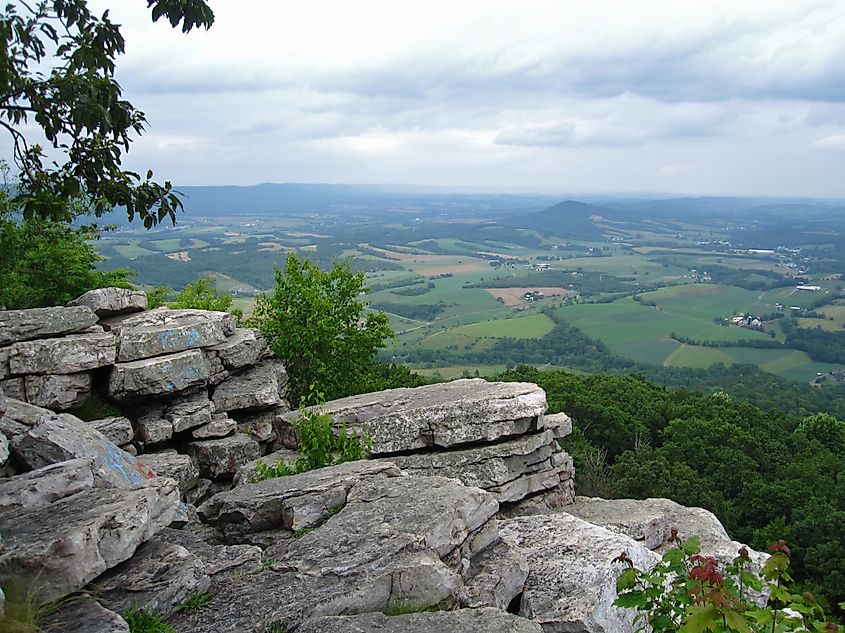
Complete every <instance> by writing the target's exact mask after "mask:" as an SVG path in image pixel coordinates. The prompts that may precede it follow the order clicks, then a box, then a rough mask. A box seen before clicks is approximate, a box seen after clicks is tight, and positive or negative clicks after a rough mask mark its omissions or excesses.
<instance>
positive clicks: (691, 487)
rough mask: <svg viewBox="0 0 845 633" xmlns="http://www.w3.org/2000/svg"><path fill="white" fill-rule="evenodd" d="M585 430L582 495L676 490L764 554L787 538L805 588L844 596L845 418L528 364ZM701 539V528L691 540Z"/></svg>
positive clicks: (523, 375)
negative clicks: (797, 412)
mask: <svg viewBox="0 0 845 633" xmlns="http://www.w3.org/2000/svg"><path fill="white" fill-rule="evenodd" d="M499 378H500V379H504V380H520V381H530V382H536V383H537V384H539V385H540V386H541V387H543V388H544V389H545V390H546V394H547V398H548V401H549V410H550V411H551V412H557V411H565V412H566V413H568V414H569V415H571V416H572V418H573V420H574V426H575V432H574V433H573V435H572V436H571V437H570V438H568V439H567V440H565V442H564V444H565V447H566V448H567V449H568V450H569V451H571V453H572V454H573V456H574V457H575V459H576V486H577V487H578V489H579V490H580V491H581V493H582V494H599V495H603V496H609V497H616V498H638V499H644V498H648V497H668V498H670V499H673V500H674V501H677V502H678V503H681V504H683V505H686V506H701V507H704V508H707V509H708V510H711V511H712V512H714V513H715V514H716V515H717V516H718V517H719V518H720V520H721V521H722V522H723V523H724V525H725V527H726V528H727V530H728V532H729V533H730V534H731V536H732V537H733V538H736V539H738V540H741V541H744V542H747V543H749V544H750V545H752V546H753V547H755V548H756V549H759V550H763V551H765V549H766V548H767V546H768V545H769V544H770V543H771V542H773V541H775V540H777V539H779V538H785V539H786V540H787V541H788V542H789V543H790V545H791V547H792V552H793V568H792V569H793V571H794V573H795V576H796V579H797V580H798V581H799V582H800V583H801V584H802V586H803V589H804V590H807V591H811V592H812V593H813V594H814V595H816V596H819V597H822V598H824V599H825V600H826V601H827V607H828V608H833V607H834V605H835V604H836V603H837V602H839V601H842V600H843V599H845V547H843V545H842V544H843V543H845V424H843V422H841V421H839V420H837V419H836V418H834V417H832V416H829V415H826V414H820V415H813V416H808V417H805V418H799V417H795V416H791V415H787V414H785V413H783V412H781V411H778V410H776V409H771V410H763V409H761V408H759V407H755V406H753V405H749V404H746V403H744V402H741V401H740V400H738V399H736V398H734V397H732V396H731V395H729V394H727V393H725V392H724V391H716V392H711V393H700V392H695V391H690V390H684V389H680V390H678V389H673V390H669V389H666V388H664V387H661V386H658V385H656V384H654V383H651V382H648V381H647V380H645V379H644V378H643V377H641V376H626V377H619V376H609V375H596V376H587V377H579V376H576V375H574V374H570V373H566V372H562V371H555V372H540V371H537V370H536V369H533V368H529V367H524V366H523V367H518V368H517V369H515V370H513V371H508V372H505V373H504V374H503V375H502V376H499ZM682 536H692V535H682Z"/></svg>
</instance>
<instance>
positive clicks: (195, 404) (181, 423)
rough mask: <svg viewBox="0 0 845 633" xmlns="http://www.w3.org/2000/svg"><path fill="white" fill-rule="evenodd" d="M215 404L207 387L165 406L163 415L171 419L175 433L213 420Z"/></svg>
mask: <svg viewBox="0 0 845 633" xmlns="http://www.w3.org/2000/svg"><path fill="white" fill-rule="evenodd" d="M213 414H214V405H213V404H212V403H211V401H210V400H209V399H208V393H207V392H206V390H205V389H203V390H202V391H200V392H197V393H192V394H187V395H185V396H182V397H181V398H178V399H176V400H174V401H173V402H171V403H170V404H168V405H167V407H165V408H164V411H163V413H162V417H164V418H165V419H167V420H170V422H171V424H172V425H173V432H174V433H181V432H182V431H187V430H188V429H193V428H196V427H198V426H203V425H204V424H208V423H209V422H211V418H212V415H213Z"/></svg>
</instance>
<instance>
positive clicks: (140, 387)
mask: <svg viewBox="0 0 845 633" xmlns="http://www.w3.org/2000/svg"><path fill="white" fill-rule="evenodd" d="M208 372H209V367H208V362H207V361H206V360H205V356H203V354H202V352H201V351H199V350H189V351H187V352H180V353H178V354H170V355H169V356H159V357H157V358H147V359H144V360H136V361H132V362H130V363H116V364H115V365H114V366H113V367H112V370H111V375H110V376H109V395H110V396H111V397H112V398H114V399H115V400H129V399H137V398H141V397H144V396H166V395H170V394H176V393H179V392H180V391H184V390H185V389H189V388H190V387H195V386H198V385H204V384H205V383H206V382H207V381H208Z"/></svg>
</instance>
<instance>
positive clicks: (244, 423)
mask: <svg viewBox="0 0 845 633" xmlns="http://www.w3.org/2000/svg"><path fill="white" fill-rule="evenodd" d="M289 410H290V408H289V407H288V406H287V403H286V402H285V403H282V405H280V406H279V407H277V408H276V409H273V410H270V411H248V412H238V413H233V414H232V415H233V417H234V418H235V419H236V420H237V422H238V433H245V434H246V435H249V436H250V437H251V438H253V439H254V440H255V441H256V442H270V441H272V440H274V439H277V438H276V435H275V426H274V425H275V422H276V420H277V419H278V418H279V417H280V416H281V415H283V414H284V413H287V412H288V411H289Z"/></svg>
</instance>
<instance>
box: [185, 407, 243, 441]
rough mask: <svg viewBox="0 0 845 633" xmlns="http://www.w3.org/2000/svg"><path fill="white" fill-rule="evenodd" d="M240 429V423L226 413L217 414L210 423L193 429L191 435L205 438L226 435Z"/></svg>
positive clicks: (196, 437)
mask: <svg viewBox="0 0 845 633" xmlns="http://www.w3.org/2000/svg"><path fill="white" fill-rule="evenodd" d="M237 429H238V423H237V422H236V421H235V420H233V419H231V418H230V417H229V416H227V415H226V414H225V413H224V414H222V415H220V414H218V415H215V416H214V418H213V419H212V420H211V422H209V423H208V424H204V425H203V426H198V427H197V428H195V429H194V430H193V431H191V437H193V438H194V439H196V440H204V439H209V438H214V437H226V436H227V435H231V434H232V433H234V432H235V431H236V430H237Z"/></svg>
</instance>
